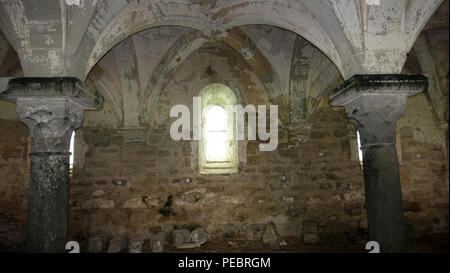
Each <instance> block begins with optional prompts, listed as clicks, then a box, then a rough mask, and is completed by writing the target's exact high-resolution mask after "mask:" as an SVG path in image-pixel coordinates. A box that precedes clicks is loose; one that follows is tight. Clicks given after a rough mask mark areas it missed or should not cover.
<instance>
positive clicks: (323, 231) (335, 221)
mask: <svg viewBox="0 0 450 273" xmlns="http://www.w3.org/2000/svg"><path fill="white" fill-rule="evenodd" d="M228 50H229V49H227V48H226V47H225V48H220V49H202V50H199V51H198V52H196V53H194V54H193V55H192V56H191V57H190V58H189V59H188V60H186V62H185V63H184V64H183V65H181V67H180V68H179V69H178V70H177V72H176V73H175V75H174V77H173V78H172V79H171V81H170V82H169V84H168V86H167V87H166V88H165V90H164V92H163V94H162V95H161V98H160V100H159V104H158V106H157V109H156V111H155V112H154V115H153V118H152V120H151V121H150V122H149V123H148V124H146V125H145V126H144V127H142V128H139V129H138V130H135V131H133V130H131V131H130V130H126V129H125V128H120V127H119V128H117V127H113V126H105V125H104V124H105V123H104V122H103V121H102V119H104V118H107V117H108V115H110V114H109V113H102V112H104V111H108V109H104V110H102V111H101V112H87V113H86V115H85V120H84V123H83V127H82V128H80V129H79V130H77V133H76V138H75V169H74V174H73V178H72V180H71V185H70V211H69V218H70V219H69V237H70V238H69V239H76V240H80V241H83V240H84V239H86V238H88V237H89V236H91V235H94V234H103V235H110V236H113V235H119V234H127V235H143V236H149V234H150V233H152V232H155V231H159V230H162V231H164V232H166V233H169V232H171V230H172V229H173V228H175V227H187V228H194V227H196V226H201V227H203V228H205V229H206V230H207V231H208V232H209V233H210V234H211V235H212V237H213V238H214V239H216V240H221V239H224V238H229V237H241V238H245V239H248V240H259V239H260V238H261V234H262V231H263V229H264V225H265V224H266V223H269V222H273V223H274V224H275V226H276V228H277V230H278V233H279V234H280V235H281V236H298V237H300V238H301V239H304V240H306V241H309V242H314V241H316V239H317V238H318V239H319V240H320V241H321V242H323V243H333V242H336V243H339V242H342V241H346V240H351V241H359V240H362V241H364V240H366V239H367V238H366V236H367V222H366V213H365V204H364V184H363V175H362V170H361V168H360V163H359V160H358V156H357V147H355V145H356V138H355V134H356V133H355V130H354V127H353V126H351V125H350V124H349V122H348V120H347V118H346V116H345V113H344V110H343V109H342V108H330V107H329V106H328V105H327V103H326V101H327V99H326V98H324V100H323V101H322V103H321V104H320V105H319V108H318V110H317V111H316V112H315V113H313V114H312V115H311V116H310V117H309V118H308V120H305V121H304V122H299V123H296V124H290V125H289V124H280V135H279V144H278V149H277V150H275V151H273V152H260V151H259V149H258V146H259V145H258V144H259V142H258V141H249V142H245V143H243V145H240V147H241V149H243V151H242V150H241V151H240V152H239V154H240V156H241V159H240V162H241V166H240V171H239V173H238V174H233V175H200V174H198V170H197V168H196V160H197V155H196V153H197V152H196V148H195V147H196V145H195V143H194V142H191V141H178V142H176V141H173V140H172V139H171V138H170V134H169V130H170V124H171V122H172V121H174V120H175V119H171V118H169V111H170V108H171V107H172V106H173V105H175V104H180V103H182V104H186V105H188V106H189V107H192V97H193V96H196V95H198V92H200V90H201V89H202V88H203V87H204V86H206V85H207V84H210V83H213V82H219V83H223V84H226V85H227V86H229V87H230V88H232V89H233V90H234V91H235V92H237V93H238V95H239V96H240V97H241V98H242V100H243V101H245V102H246V103H248V104H254V105H258V104H260V105H267V104H269V103H270V102H269V99H268V96H267V94H266V93H265V91H264V88H263V85H262V84H261V82H260V81H259V79H258V77H257V76H256V75H255V73H254V72H252V70H251V69H250V68H249V67H248V65H247V64H246V63H245V62H242V60H241V61H239V59H240V58H239V56H236V55H233V54H235V53H230V52H229V51H228ZM192 68H195V69H192ZM239 96H238V97H239ZM0 103H1V105H0V106H1V107H0V109H2V110H1V117H2V118H3V119H1V120H0V132H1V134H0V155H1V156H0V178H1V183H0V194H1V196H2V198H1V199H0V247H1V249H9V248H17V247H20V244H21V243H23V240H24V238H25V220H26V206H27V203H26V201H27V183H28V161H29V158H28V143H29V140H28V129H27V128H26V127H25V126H24V125H23V124H22V123H21V122H19V121H18V120H17V118H15V114H14V112H12V111H13V110H14V109H13V107H11V105H10V104H8V103H4V102H0ZM435 120H436V119H435V117H434V116H433V111H432V108H431V106H430V104H429V102H428V101H427V98H426V97H425V95H423V94H420V95H417V96H414V97H412V98H410V99H409V100H408V108H407V111H406V113H405V116H404V117H402V118H401V119H400V120H399V121H398V130H397V132H398V137H397V142H398V145H397V150H398V153H399V160H400V171H401V183H402V191H403V199H404V207H405V218H406V224H407V230H408V235H409V236H410V237H421V238H423V237H426V236H428V235H432V234H441V235H445V236H448V193H449V190H448V161H447V158H448V155H447V154H446V148H445V147H446V146H445V145H446V135H445V132H446V129H445V128H440V124H439V123H438V122H435ZM242 157H243V158H242ZM187 178H189V179H190V182H189V183H187V182H186V179H187ZM284 178H285V179H284ZM169 199H171V200H172V202H168V200H169ZM163 207H166V209H165V210H163V211H161V209H162V208H163ZM147 238H148V237H147Z"/></svg>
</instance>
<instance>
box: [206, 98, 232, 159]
mask: <svg viewBox="0 0 450 273" xmlns="http://www.w3.org/2000/svg"><path fill="white" fill-rule="evenodd" d="M227 122H228V117H227V113H226V112H225V109H223V107H220V106H217V105H213V106H211V108H209V110H208V112H207V114H206V124H205V126H206V160H207V161H208V162H224V161H229V160H228V139H227V138H228V132H227V129H228V128H227V127H228V124H227Z"/></svg>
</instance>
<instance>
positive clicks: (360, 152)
mask: <svg viewBox="0 0 450 273" xmlns="http://www.w3.org/2000/svg"><path fill="white" fill-rule="evenodd" d="M356 139H357V140H358V158H359V166H360V167H361V169H362V168H363V152H362V150H361V138H360V135H359V131H356Z"/></svg>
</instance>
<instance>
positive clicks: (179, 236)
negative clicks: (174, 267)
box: [172, 229, 191, 248]
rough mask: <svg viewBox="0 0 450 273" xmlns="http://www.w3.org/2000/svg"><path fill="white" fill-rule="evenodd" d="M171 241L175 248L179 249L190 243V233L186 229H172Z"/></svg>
mask: <svg viewBox="0 0 450 273" xmlns="http://www.w3.org/2000/svg"><path fill="white" fill-rule="evenodd" d="M172 240H173V245H174V246H175V247H176V248H179V247H180V246H182V245H183V244H184V243H190V242H191V232H189V230H187V229H174V230H173V231H172Z"/></svg>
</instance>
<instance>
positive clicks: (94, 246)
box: [87, 235, 106, 253]
mask: <svg viewBox="0 0 450 273" xmlns="http://www.w3.org/2000/svg"><path fill="white" fill-rule="evenodd" d="M105 244H106V238H105V236H103V235H95V236H91V237H89V239H88V245H87V252H89V253H99V252H102V251H103V248H104V246H105Z"/></svg>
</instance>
